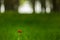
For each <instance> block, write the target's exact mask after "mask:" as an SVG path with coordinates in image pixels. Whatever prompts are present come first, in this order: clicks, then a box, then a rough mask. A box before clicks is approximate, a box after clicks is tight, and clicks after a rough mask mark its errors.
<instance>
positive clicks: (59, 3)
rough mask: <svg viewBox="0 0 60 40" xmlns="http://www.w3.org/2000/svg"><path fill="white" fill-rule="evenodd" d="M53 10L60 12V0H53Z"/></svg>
mask: <svg viewBox="0 0 60 40" xmlns="http://www.w3.org/2000/svg"><path fill="white" fill-rule="evenodd" d="M52 2H53V11H54V12H59V11H60V0H53V1H52Z"/></svg>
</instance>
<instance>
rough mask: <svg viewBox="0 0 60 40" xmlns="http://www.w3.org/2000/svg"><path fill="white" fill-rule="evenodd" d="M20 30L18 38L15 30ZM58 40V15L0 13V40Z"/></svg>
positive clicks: (59, 35)
mask: <svg viewBox="0 0 60 40" xmlns="http://www.w3.org/2000/svg"><path fill="white" fill-rule="evenodd" d="M18 29H21V30H22V35H21V36H20V37H19V36H18V33H17V30H18ZM18 37H19V38H20V39H22V40H60V14H59V13H51V14H18V13H17V12H5V13H3V14H1V13H0V40H18Z"/></svg>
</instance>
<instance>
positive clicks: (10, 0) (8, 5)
mask: <svg viewBox="0 0 60 40" xmlns="http://www.w3.org/2000/svg"><path fill="white" fill-rule="evenodd" d="M4 5H5V9H6V10H17V9H18V6H19V0H4Z"/></svg>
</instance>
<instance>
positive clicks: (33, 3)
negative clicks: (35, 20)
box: [30, 0, 36, 14]
mask: <svg viewBox="0 0 60 40" xmlns="http://www.w3.org/2000/svg"><path fill="white" fill-rule="evenodd" d="M35 1H36V0H30V3H31V5H32V8H33V14H35Z"/></svg>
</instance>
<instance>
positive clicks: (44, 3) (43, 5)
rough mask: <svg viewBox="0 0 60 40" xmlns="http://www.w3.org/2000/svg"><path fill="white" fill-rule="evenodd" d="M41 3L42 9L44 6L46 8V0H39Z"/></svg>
mask: <svg viewBox="0 0 60 40" xmlns="http://www.w3.org/2000/svg"><path fill="white" fill-rule="evenodd" d="M39 1H40V3H41V9H42V10H43V8H44V9H45V10H46V0H39Z"/></svg>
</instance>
